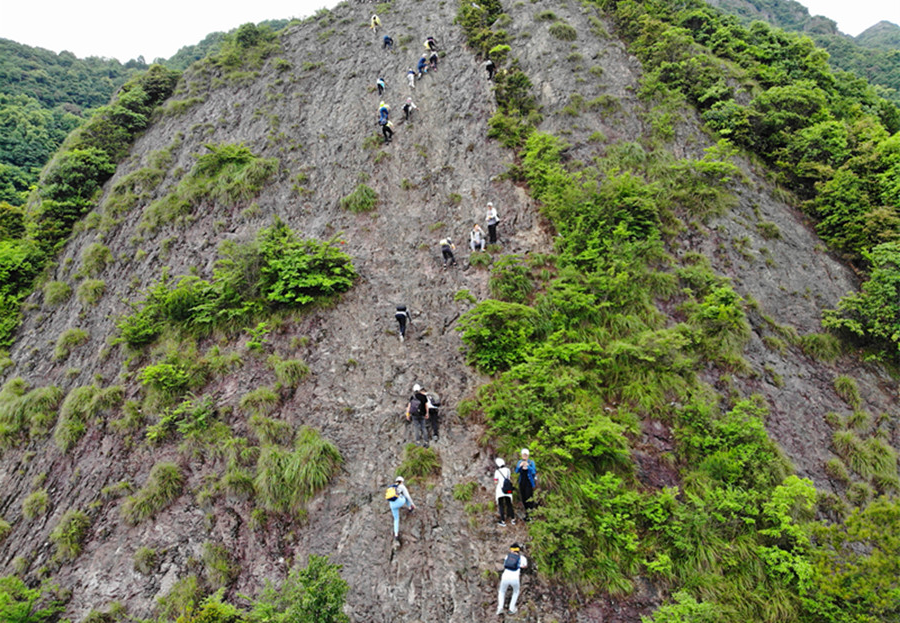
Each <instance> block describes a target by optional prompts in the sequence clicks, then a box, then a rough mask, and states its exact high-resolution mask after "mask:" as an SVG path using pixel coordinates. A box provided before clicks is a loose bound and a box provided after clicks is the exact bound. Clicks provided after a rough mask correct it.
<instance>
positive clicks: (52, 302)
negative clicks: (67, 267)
mask: <svg viewBox="0 0 900 623" xmlns="http://www.w3.org/2000/svg"><path fill="white" fill-rule="evenodd" d="M70 296H72V287H71V286H70V285H69V284H68V283H66V282H65V281H48V282H47V283H45V284H44V303H45V304H46V305H49V306H50V307H56V306H57V305H61V304H63V303H65V302H66V301H67V300H69V297H70Z"/></svg>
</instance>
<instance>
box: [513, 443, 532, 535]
mask: <svg viewBox="0 0 900 623" xmlns="http://www.w3.org/2000/svg"><path fill="white" fill-rule="evenodd" d="M529 454H530V453H529V452H528V448H522V453H521V458H520V459H519V462H518V463H516V473H517V474H518V475H519V495H520V496H521V498H522V505H523V506H524V507H525V521H528V511H530V510H532V509H533V508H534V502H532V501H531V496H532V495H534V488H535V486H537V468H536V467H535V465H534V461H532V460H531V459H530V458H528V455H529Z"/></svg>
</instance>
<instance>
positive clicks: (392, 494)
mask: <svg viewBox="0 0 900 623" xmlns="http://www.w3.org/2000/svg"><path fill="white" fill-rule="evenodd" d="M397 497H398V496H397V488H396V487H395V486H394V485H391V486H390V487H388V488H387V491H385V492H384V499H385V500H387V501H388V502H393V501H394V500H396V499H397Z"/></svg>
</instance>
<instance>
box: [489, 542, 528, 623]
mask: <svg viewBox="0 0 900 623" xmlns="http://www.w3.org/2000/svg"><path fill="white" fill-rule="evenodd" d="M520 550H521V547H520V546H519V544H518V543H513V544H512V545H510V546H509V553H508V554H507V555H506V558H505V559H504V560H503V575H501V576H500V590H499V591H498V592H497V614H503V602H504V601H506V589H508V588H509V587H510V586H512V589H513V594H512V599H511V600H510V601H509V613H510V614H515V613H516V602H518V601H519V575H520V574H521V570H522V569H525V568H526V567H528V560H527V559H526V558H525V556H524V555H522V554H521V553H520Z"/></svg>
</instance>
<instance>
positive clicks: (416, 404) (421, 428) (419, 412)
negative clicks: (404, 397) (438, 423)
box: [406, 383, 428, 448]
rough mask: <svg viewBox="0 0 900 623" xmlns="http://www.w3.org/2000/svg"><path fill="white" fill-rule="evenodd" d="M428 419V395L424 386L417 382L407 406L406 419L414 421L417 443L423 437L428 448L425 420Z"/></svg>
mask: <svg viewBox="0 0 900 623" xmlns="http://www.w3.org/2000/svg"><path fill="white" fill-rule="evenodd" d="M427 419H428V396H426V395H425V393H424V392H423V391H422V386H421V385H419V384H418V383H416V384H415V385H413V393H412V396H410V397H409V404H408V405H407V406H406V421H407V422H409V421H412V423H413V428H414V429H415V442H416V444H418V443H419V440H420V439H421V441H422V443H423V445H424V446H425V447H426V448H427V447H428V430H427V428H426V424H427V423H426V421H425V420H427Z"/></svg>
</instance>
